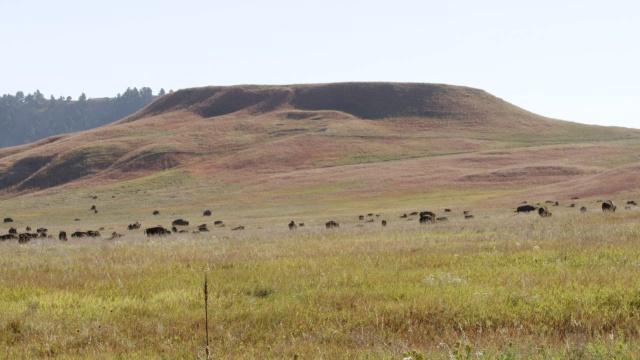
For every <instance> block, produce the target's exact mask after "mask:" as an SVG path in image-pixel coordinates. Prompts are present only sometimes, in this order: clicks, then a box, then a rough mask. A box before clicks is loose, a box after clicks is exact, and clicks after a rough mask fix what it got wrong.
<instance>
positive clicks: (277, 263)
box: [0, 208, 640, 359]
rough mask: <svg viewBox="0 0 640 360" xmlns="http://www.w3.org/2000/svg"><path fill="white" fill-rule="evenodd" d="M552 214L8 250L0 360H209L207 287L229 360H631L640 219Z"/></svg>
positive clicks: (46, 243) (282, 227)
mask: <svg viewBox="0 0 640 360" xmlns="http://www.w3.org/2000/svg"><path fill="white" fill-rule="evenodd" d="M556 209H557V210H556ZM552 210H554V216H553V217H552V218H548V219H542V218H540V217H538V216H537V215H534V214H530V215H524V214H519V215H518V214H513V213H509V212H506V211H505V212H498V213H495V212H494V213H493V214H491V215H489V214H482V213H476V219H474V220H471V221H470V220H464V219H462V218H461V216H460V214H459V213H458V212H456V213H455V214H454V215H452V216H451V220H450V221H449V222H448V223H443V224H435V225H424V226H420V225H418V224H417V221H412V222H406V221H403V220H401V219H395V218H394V219H391V218H388V220H389V221H390V224H389V226H387V227H386V228H382V227H380V225H379V223H375V224H366V226H364V227H358V226H357V224H358V223H359V221H358V220H357V218H354V219H351V218H344V219H338V220H342V226H341V228H340V229H338V230H331V231H327V230H326V229H324V228H323V226H322V225H320V224H317V225H314V224H313V223H311V224H308V225H306V226H305V227H304V228H300V229H298V230H297V231H295V232H291V231H289V230H287V229H286V221H284V220H283V221H279V222H278V224H276V225H273V224H272V225H271V226H270V227H268V226H264V227H263V228H262V229H256V228H253V227H248V228H249V230H246V231H244V232H233V231H230V230H229V229H228V228H225V229H212V232H210V233H204V234H196V235H194V234H185V235H173V236H170V237H166V238H146V237H144V236H142V234H141V233H140V232H128V233H126V236H125V237H123V238H121V239H119V240H115V241H109V240H105V239H72V240H70V241H69V242H67V243H60V242H58V241H57V240H56V241H54V240H37V241H32V242H30V243H28V244H25V245H18V244H17V243H14V242H4V243H0V247H2V249H3V251H2V252H0V253H1V254H2V255H0V264H1V265H0V266H1V267H2V269H3V276H2V277H1V278H0V285H1V286H0V308H1V309H2V311H1V312H0V349H1V350H0V351H1V352H2V353H3V354H5V356H7V357H8V358H21V357H25V358H26V357H28V358H33V357H36V358H47V357H55V358H119V357H123V356H125V357H129V358H131V357H133V358H149V357H164V358H194V357H196V358H202V357H203V356H204V344H205V339H204V314H203V310H202V306H203V298H202V281H203V277H204V273H207V274H208V276H209V280H210V283H209V284H210V287H209V291H210V298H211V302H210V321H211V324H213V325H212V326H211V328H210V332H211V334H212V335H211V349H212V354H213V355H214V356H215V357H219V358H238V357H248V358H265V357H269V358H292V357H294V356H296V355H298V356H299V357H301V358H319V357H324V358H353V357H356V358H390V359H391V358H396V359H398V358H402V357H405V356H409V355H411V356H413V358H414V359H417V358H425V359H426V358H443V359H444V358H451V357H454V358H466V353H467V351H469V352H470V356H471V358H527V357H533V358H550V357H551V358H603V359H604V358H612V357H615V358H633V356H634V354H635V353H636V352H637V351H638V350H639V346H638V327H637V320H638V316H640V310H639V309H640V306H638V303H639V302H640V297H639V296H640V295H639V294H638V291H637V289H638V286H639V285H640V284H638V283H637V282H638V281H637V276H636V273H637V266H638V262H637V259H638V256H640V247H639V246H638V244H640V227H638V225H637V219H638V214H640V211H631V212H622V213H615V214H602V213H601V212H599V211H592V212H590V213H588V214H586V215H585V214H579V213H578V212H577V210H575V211H569V210H568V209H559V208H552ZM252 228H253V230H252Z"/></svg>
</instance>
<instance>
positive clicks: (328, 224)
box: [324, 220, 340, 229]
mask: <svg viewBox="0 0 640 360" xmlns="http://www.w3.org/2000/svg"><path fill="white" fill-rule="evenodd" d="M324 226H325V227H326V228H327V229H333V228H339V227H340V224H338V223H337V222H336V221H333V220H329V221H328V222H326V223H325V224H324Z"/></svg>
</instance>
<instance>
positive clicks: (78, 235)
mask: <svg viewBox="0 0 640 360" xmlns="http://www.w3.org/2000/svg"><path fill="white" fill-rule="evenodd" d="M87 236H89V235H88V234H87V233H86V232H85V231H76V232H74V233H73V234H71V237H72V238H82V237H87Z"/></svg>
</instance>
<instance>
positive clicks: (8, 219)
mask: <svg viewBox="0 0 640 360" xmlns="http://www.w3.org/2000/svg"><path fill="white" fill-rule="evenodd" d="M4 222H6V223H10V222H13V219H12V218H5V219H4Z"/></svg>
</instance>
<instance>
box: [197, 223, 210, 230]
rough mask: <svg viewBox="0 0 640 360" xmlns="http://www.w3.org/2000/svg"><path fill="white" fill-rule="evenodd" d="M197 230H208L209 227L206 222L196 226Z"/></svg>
mask: <svg viewBox="0 0 640 360" xmlns="http://www.w3.org/2000/svg"><path fill="white" fill-rule="evenodd" d="M198 231H199V232H209V229H208V228H207V224H202V225H200V226H198Z"/></svg>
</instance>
